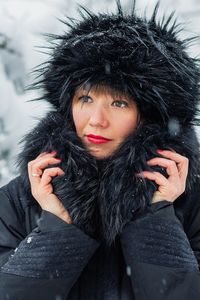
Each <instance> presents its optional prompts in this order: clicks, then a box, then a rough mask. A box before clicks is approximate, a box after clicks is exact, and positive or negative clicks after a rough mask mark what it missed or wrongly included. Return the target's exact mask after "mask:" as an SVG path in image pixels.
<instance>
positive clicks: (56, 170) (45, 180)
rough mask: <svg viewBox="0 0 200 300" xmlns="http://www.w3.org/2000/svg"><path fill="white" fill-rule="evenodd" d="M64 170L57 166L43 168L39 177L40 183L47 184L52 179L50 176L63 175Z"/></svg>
mask: <svg viewBox="0 0 200 300" xmlns="http://www.w3.org/2000/svg"><path fill="white" fill-rule="evenodd" d="M64 174H65V172H64V171H63V170H62V169H61V168H58V167H55V168H49V169H45V170H44V172H43V175H42V177H41V185H43V186H44V185H47V184H48V183H50V182H51V181H52V178H53V177H55V176H59V175H64Z"/></svg>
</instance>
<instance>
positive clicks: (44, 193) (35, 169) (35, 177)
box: [28, 151, 72, 224]
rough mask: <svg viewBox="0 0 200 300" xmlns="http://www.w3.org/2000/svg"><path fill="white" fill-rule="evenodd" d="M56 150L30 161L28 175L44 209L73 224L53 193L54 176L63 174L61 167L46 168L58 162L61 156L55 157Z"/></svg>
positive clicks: (37, 198) (35, 194) (38, 200)
mask: <svg viewBox="0 0 200 300" xmlns="http://www.w3.org/2000/svg"><path fill="white" fill-rule="evenodd" d="M55 155H56V152H55V151H53V152H51V153H47V152H44V153H41V154H40V155H39V156H37V157H36V159H34V160H32V161H30V162H29V163H28V175H29V180H30V183H31V192H32V195H33V197H34V198H35V199H36V200H37V202H38V203H39V205H40V206H41V208H42V209H43V210H46V211H49V212H51V213H53V214H54V215H56V216H57V217H59V218H61V219H62V220H64V221H65V222H67V223H69V224H71V223H72V220H71V218H70V215H69V213H68V211H67V210H66V209H65V207H64V206H63V204H62V203H61V201H60V200H59V199H58V197H57V196H56V195H55V194H54V193H53V186H52V184H51V181H52V178H53V177H55V176H59V175H63V174H64V172H63V170H62V169H61V168H58V167H52V168H47V169H45V168H46V167H47V166H48V165H51V164H58V163H60V162H61V160H60V159H59V158H55V157H54V156H55Z"/></svg>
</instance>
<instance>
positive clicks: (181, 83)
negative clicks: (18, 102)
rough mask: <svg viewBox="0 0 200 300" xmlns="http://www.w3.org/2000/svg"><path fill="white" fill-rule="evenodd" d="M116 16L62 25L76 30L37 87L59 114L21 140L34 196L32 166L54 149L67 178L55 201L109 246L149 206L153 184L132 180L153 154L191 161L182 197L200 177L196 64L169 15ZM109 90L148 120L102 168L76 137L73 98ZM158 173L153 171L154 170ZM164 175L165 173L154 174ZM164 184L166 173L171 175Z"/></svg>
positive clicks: (62, 40)
mask: <svg viewBox="0 0 200 300" xmlns="http://www.w3.org/2000/svg"><path fill="white" fill-rule="evenodd" d="M156 11H157V7H156V8H155V11H154V13H153V16H152V18H151V19H150V20H146V19H145V18H143V19H141V18H139V17H136V16H135V13H134V9H133V11H132V14H130V15H124V14H123V12H122V8H121V6H120V4H119V2H118V12H117V13H116V14H111V15H106V14H105V15H104V14H99V15H94V14H93V13H91V12H88V11H86V10H85V9H82V17H83V19H82V21H77V22H75V21H73V20H71V23H67V22H65V24H66V25H68V26H69V27H70V28H71V30H70V31H69V32H68V33H65V34H64V35H63V36H59V37H55V36H54V39H55V40H56V41H58V43H57V46H56V48H55V50H54V52H53V54H52V58H51V59H50V61H48V62H47V63H46V65H44V66H43V67H42V68H40V70H39V72H41V76H42V79H41V80H39V81H38V82H37V83H36V85H35V87H36V88H38V87H40V88H42V89H43V96H42V97H41V99H45V100H46V101H48V102H49V103H51V104H52V106H53V109H52V111H51V112H49V113H48V115H47V116H46V117H45V118H44V119H43V120H41V121H40V123H39V124H38V125H37V126H36V128H34V129H33V130H32V131H31V132H30V133H29V134H28V135H27V136H26V137H25V138H24V140H23V141H24V142H25V145H24V148H23V151H22V152H21V154H20V155H19V161H18V163H19V167H20V172H21V176H22V179H23V183H24V186H25V189H26V192H27V194H28V199H30V201H34V199H33V198H32V197H31V191H30V183H29V180H28V175H27V163H28V162H29V161H30V160H32V159H35V157H36V156H37V155H39V154H40V153H41V152H43V151H51V150H56V151H57V152H58V154H57V156H58V157H60V158H61V159H62V162H61V164H59V166H60V167H61V168H62V169H63V170H64V172H65V175H63V176H59V177H57V178H54V179H53V186H54V191H55V194H56V195H57V196H58V197H59V199H60V200H61V201H62V203H63V204H64V206H65V207H66V209H67V210H68V211H69V213H70V215H71V217H72V219H73V223H74V224H75V225H77V226H79V227H80V228H81V229H83V230H84V231H86V232H87V233H88V234H90V235H92V236H94V237H96V238H101V239H104V240H106V242H107V243H109V244H111V243H112V242H113V241H114V239H115V237H116V236H117V235H118V234H119V233H120V232H121V231H122V228H123V226H124V225H125V224H126V223H127V222H128V221H130V219H131V218H132V214H133V213H134V212H136V211H138V210H139V211H140V210H143V209H145V207H146V206H148V205H149V204H150V203H151V199H152V196H153V193H154V191H155V190H156V188H157V187H156V185H155V184H154V183H153V182H151V181H149V180H145V179H141V178H138V177H137V176H136V173H138V172H140V171H142V170H152V168H150V167H149V166H148V165H147V163H146V162H147V160H149V159H150V158H152V157H155V156H158V153H157V152H156V149H173V150H175V151H177V152H178V153H180V154H182V155H185V156H186V157H188V158H189V163H190V164H189V174H188V178H187V186H186V191H185V193H186V194H187V193H190V191H191V190H192V189H193V187H194V184H195V182H196V179H197V177H198V176H199V175H198V174H199V170H200V169H199V166H200V165H199V144H198V141H197V138H196V135H195V131H194V128H193V125H195V124H196V123H197V121H198V114H197V113H198V109H197V105H198V99H199V88H198V84H199V68H198V61H197V60H195V59H193V58H190V57H189V56H188V55H187V53H186V43H187V42H188V41H180V40H178V38H177V36H176V35H177V33H176V25H175V24H172V25H171V27H170V26H169V24H170V22H171V18H172V16H170V17H169V18H168V19H166V18H164V19H163V21H162V22H160V23H159V22H157V21H156ZM86 82H87V83H89V84H91V85H93V84H96V83H103V84H105V83H107V84H109V85H111V86H112V87H114V88H115V89H118V90H124V91H125V92H127V93H129V94H131V95H132V96H133V97H134V98H135V101H136V102H137V104H138V106H139V109H140V111H141V114H142V116H143V118H144V120H145V122H143V123H142V124H141V125H140V126H139V127H138V128H137V130H135V132H134V133H132V134H131V135H130V136H129V137H128V138H127V139H126V140H125V141H124V143H123V144H122V145H121V146H120V148H119V149H118V150H117V151H116V152H115V153H114V154H113V155H112V156H110V157H109V158H107V159H105V160H101V161H97V160H96V159H95V158H93V157H92V156H91V155H90V154H89V153H88V152H87V150H86V149H85V147H84V145H83V144H82V142H81V140H80V139H79V137H78V136H77V135H76V132H75V129H74V126H73V121H72V118H71V99H72V96H73V93H74V91H75V89H76V88H77V87H79V86H80V85H82V84H83V83H86ZM153 169H155V168H153ZM157 169H158V170H159V171H160V172H162V173H163V174H165V170H164V169H162V168H157ZM165 175H166V174H165Z"/></svg>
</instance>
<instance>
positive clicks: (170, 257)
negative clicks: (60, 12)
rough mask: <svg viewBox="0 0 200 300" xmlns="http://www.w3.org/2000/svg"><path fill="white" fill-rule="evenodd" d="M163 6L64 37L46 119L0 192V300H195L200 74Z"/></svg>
mask: <svg viewBox="0 0 200 300" xmlns="http://www.w3.org/2000/svg"><path fill="white" fill-rule="evenodd" d="M156 11H157V7H156V8H155V11H154V13H153V16H152V18H151V19H150V20H146V19H145V18H144V19H142V18H138V17H137V16H136V15H135V13H134V9H133V11H132V14H130V15H124V14H123V11H122V9H121V6H120V4H119V3H118V12H117V13H116V14H112V15H108V14H99V15H94V14H93V13H90V12H88V11H86V10H85V9H83V10H82V17H83V19H82V21H80V22H77V23H74V24H73V23H67V22H66V25H68V26H70V27H71V30H70V31H69V32H68V33H65V34H64V35H63V36H60V37H57V38H58V40H60V41H59V42H58V43H57V46H56V47H55V50H54V52H53V55H52V59H51V60H50V61H49V62H48V63H47V65H46V66H43V67H42V68H41V70H40V71H41V72H42V75H43V78H42V79H41V81H40V82H38V83H37V84H36V87H37V88H38V86H39V87H42V88H43V90H44V99H46V100H47V101H48V102H49V103H51V104H52V106H53V108H52V111H50V112H49V113H48V114H47V116H46V117H45V118H44V119H43V120H41V122H40V123H39V124H38V125H37V127H36V128H34V130H33V131H31V132H30V133H29V134H28V135H27V136H26V137H25V145H24V149H23V151H22V152H21V154H20V156H19V166H20V176H19V177H17V178H16V179H14V180H13V181H11V182H10V183H9V184H8V185H6V186H4V187H3V188H2V189H1V191H0V196H1V212H0V220H1V223H0V224H1V225H0V226H1V227H0V229H1V230H0V245H1V246H0V249H1V256H0V257H1V273H0V299H1V300H2V299H10V300H13V299H14V300H16V299H17V300H19V299H20V300H24V299H27V298H28V299H36V298H37V299H48V300H50V299H70V300H71V299H73V300H80V299H87V300H92V299H104V300H108V299H109V300H111V299H112V300H119V299H120V300H130V299H136V300H143V299H154V300H155V299H159V300H161V299H163V300H168V299H170V300H175V299H185V300H186V299H189V297H190V298H192V299H199V297H200V273H199V262H200V230H199V228H200V221H199V220H200V218H199V217H200V201H199V194H198V193H199V189H200V187H199V151H198V146H199V145H198V142H197V138H196V135H195V131H194V128H193V125H195V124H196V123H197V115H196V112H197V104H198V98H199V87H198V84H199V69H198V66H197V61H196V60H195V59H192V58H190V57H189V56H188V54H187V53H186V51H185V50H186V49H185V44H186V41H185V42H184V41H180V40H179V39H178V38H177V36H176V25H175V24H173V25H172V26H171V27H170V25H169V23H170V21H171V18H172V16H170V17H169V18H168V19H167V20H163V22H162V23H158V22H157V21H156ZM84 12H85V13H84ZM72 22H73V21H72Z"/></svg>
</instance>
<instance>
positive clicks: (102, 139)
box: [87, 134, 111, 144]
mask: <svg viewBox="0 0 200 300" xmlns="http://www.w3.org/2000/svg"><path fill="white" fill-rule="evenodd" d="M87 139H88V141H89V142H91V143H94V144H103V143H108V142H110V141H111V140H110V139H107V138H105V137H103V136H100V135H93V134H89V135H87Z"/></svg>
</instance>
